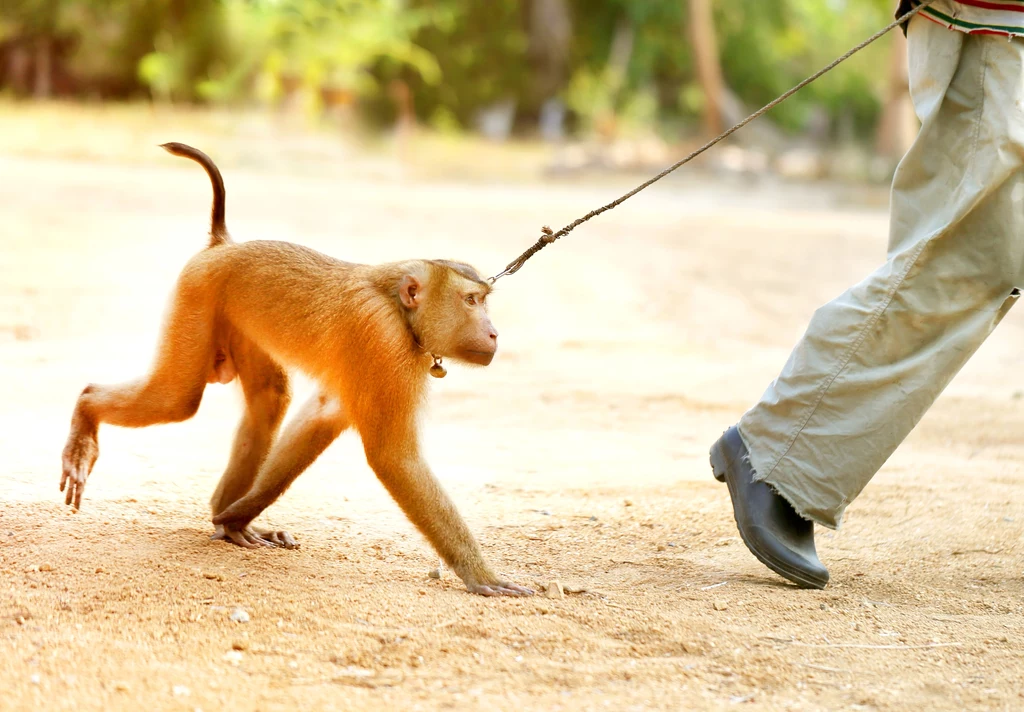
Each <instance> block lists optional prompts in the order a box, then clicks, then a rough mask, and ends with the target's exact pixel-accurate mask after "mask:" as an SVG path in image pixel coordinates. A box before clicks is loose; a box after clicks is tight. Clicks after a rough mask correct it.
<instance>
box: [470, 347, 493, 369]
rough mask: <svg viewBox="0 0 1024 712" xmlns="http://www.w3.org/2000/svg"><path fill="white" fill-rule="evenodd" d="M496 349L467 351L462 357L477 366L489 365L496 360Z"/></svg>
mask: <svg viewBox="0 0 1024 712" xmlns="http://www.w3.org/2000/svg"><path fill="white" fill-rule="evenodd" d="M494 354H495V352H494V351H465V352H463V354H462V359H463V360H464V361H468V362H469V363H472V364H476V365H477V366H487V365H489V364H490V363H491V361H493V360H494Z"/></svg>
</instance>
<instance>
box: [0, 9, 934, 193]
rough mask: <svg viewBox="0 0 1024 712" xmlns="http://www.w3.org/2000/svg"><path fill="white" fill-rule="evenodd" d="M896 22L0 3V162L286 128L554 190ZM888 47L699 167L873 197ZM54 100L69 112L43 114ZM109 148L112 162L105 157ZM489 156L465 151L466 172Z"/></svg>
mask: <svg viewBox="0 0 1024 712" xmlns="http://www.w3.org/2000/svg"><path fill="white" fill-rule="evenodd" d="M894 4H895V3H894V2H892V1H891V0H828V1H826V2H821V1H820V0H771V1H768V0H729V1H728V2H712V1H711V0H488V1H487V2H481V1H479V0H477V1H474V0H3V2H2V3H0V8H2V9H0V102H2V103H0V106H2V108H0V111H2V112H3V115H2V116H0V119H6V121H5V123H4V124H3V125H4V126H5V131H4V132H3V133H4V134H6V136H7V138H6V139H4V138H2V137H0V141H2V142H3V143H2V144H0V148H2V149H5V150H7V151H8V152H10V151H16V152H22V153H25V152H32V151H35V152H40V151H42V152H46V151H55V150H58V149H59V148H60V146H61V144H62V142H61V141H60V139H59V138H57V139H54V137H52V136H51V135H48V134H47V133H46V132H45V131H43V130H42V129H40V126H41V125H42V126H45V125H47V124H48V123H56V124H57V125H59V126H61V127H63V128H64V129H65V130H67V129H69V128H73V127H75V126H81V125H82V124H87V123H89V122H90V121H91V120H95V119H96V116H97V115H101V116H102V117H103V119H102V120H103V121H106V122H108V123H109V121H110V116H111V114H110V112H109V109H110V107H117V115H118V116H119V118H120V119H121V120H122V121H127V122H128V123H129V125H130V124H131V121H132V118H133V117H134V118H136V119H137V120H139V121H143V122H151V121H153V117H152V113H151V112H153V111H160V112H162V114H161V116H162V117H164V118H165V119H166V117H167V116H168V115H169V114H168V112H172V113H171V114H170V115H171V116H174V117H176V118H175V121H177V122H181V121H183V120H184V119H183V118H182V116H184V115H192V116H193V119H192V124H193V125H196V124H203V123H204V122H205V123H206V124H207V125H210V124H212V125H213V126H214V127H216V126H219V127H220V130H221V131H224V132H227V133H232V132H237V131H238V130H239V125H240V122H241V120H242V117H245V120H246V123H245V126H246V127H248V129H249V130H250V132H251V131H252V130H253V129H254V126H260V125H263V124H264V123H265V122H276V123H275V124H274V125H273V127H272V128H267V129H266V130H267V131H269V132H271V134H272V135H281V134H282V132H285V131H288V132H296V131H297V132H301V133H303V134H307V133H309V132H314V133H317V134H326V135H328V136H330V137H331V138H332V140H334V141H337V142H348V143H350V144H354V145H357V146H359V147H361V148H365V149H370V150H375V149H388V150H392V151H395V152H396V157H397V158H398V159H399V160H400V161H402V162H404V163H407V164H409V163H411V164H415V163H416V162H417V159H419V160H420V162H423V163H426V164H429V165H431V166H433V167H435V168H437V167H439V165H440V166H443V165H447V164H449V163H453V164H454V165H453V166H451V167H459V166H458V164H459V163H460V158H459V143H458V139H463V140H464V141H463V143H462V144H461V145H462V147H463V148H465V147H466V146H471V145H473V142H474V141H486V142H487V143H488V144H490V149H491V150H493V147H494V145H505V144H513V145H514V146H515V148H516V149H518V151H519V152H520V154H521V152H523V151H526V152H527V153H529V152H530V151H532V152H533V153H531V154H530V156H531V158H530V160H528V161H526V163H527V165H528V166H529V168H530V170H533V169H540V170H541V171H543V172H545V173H549V174H559V173H574V172H578V171H588V170H602V171H607V170H615V171H624V170H625V171H628V170H644V171H646V170H650V169H652V168H654V167H660V166H661V165H662V164H664V163H666V162H670V161H671V160H672V159H673V158H676V157H678V155H680V154H682V153H684V152H685V151H686V150H687V149H690V148H692V147H693V145H694V144H696V143H697V142H699V141H700V140H701V139H705V138H707V137H708V136H710V135H714V134H717V133H719V132H720V131H721V130H723V129H724V128H726V127H728V126H729V125H731V124H732V123H734V122H736V121H738V120H739V119H741V118H743V117H744V116H746V115H747V114H748V113H750V112H751V111H753V110H754V109H756V108H758V107H760V106H762V105H763V104H765V103H767V102H768V101H770V100H771V99H773V98H774V97H775V96H777V95H778V94H780V93H782V92H783V91H785V90H786V89H788V88H789V87H790V86H792V85H793V84H795V83H796V82H797V81H799V80H800V79H802V78H804V77H805V76H807V75H808V74H810V73H812V72H813V71H814V70H816V69H818V68H819V67H821V66H822V65H824V64H825V63H827V62H828V61H830V60H831V59H833V58H834V56H836V55H838V54H839V53H840V52H841V51H843V50H845V49H847V48H848V47H850V46H852V45H853V44H855V43H856V42H859V41H860V40H861V39H863V38H864V37H866V36H867V35H869V34H870V33H871V32H873V31H874V30H876V29H878V28H879V27H881V26H882V25H884V24H885V23H886V22H888V21H889V20H890V19H891V18H892V13H893V10H894V7H893V6H894ZM898 35H899V33H895V32H894V33H891V35H890V36H889V37H886V38H885V39H884V40H882V41H881V42H878V43H877V44H876V45H874V46H872V47H870V48H868V49H867V50H865V51H864V52H863V53H862V54H861V55H859V56H857V57H855V58H854V59H853V60H851V61H850V62H849V63H847V64H846V65H844V66H843V67H842V68H841V69H840V70H838V71H835V72H833V73H831V74H829V75H828V76H826V77H824V78H823V79H821V80H820V81H819V82H817V83H816V84H814V85H812V86H811V87H809V88H807V89H805V90H804V91H802V92H801V93H800V94H798V95H796V96H794V97H793V98H792V99H790V100H789V101H788V102H787V103H785V104H783V105H782V106H780V107H778V108H777V109H775V110H773V111H772V113H771V114H770V115H769V117H767V118H766V119H763V120H761V121H759V122H757V123H756V124H755V125H752V126H751V127H749V128H748V129H745V131H744V132H741V134H740V136H739V137H738V139H737V141H736V142H734V144H733V145H732V146H730V147H727V148H725V149H724V150H717V151H715V152H714V155H713V156H709V157H708V159H707V161H706V164H707V165H710V166H713V167H715V168H716V169H721V170H724V171H727V172H738V173H744V174H758V173H764V172H775V173H778V174H781V175H783V176H786V177H792V178H799V179H818V178H840V179H844V180H857V181H864V180H869V181H876V182H885V181H886V180H887V179H888V178H889V177H890V175H891V171H892V168H893V166H894V165H895V162H896V160H898V158H899V156H900V155H902V153H903V151H904V150H905V148H906V147H907V145H908V143H909V141H910V140H911V139H912V137H913V133H914V131H915V128H916V126H915V123H914V118H913V114H912V111H911V109H910V107H909V105H908V102H907V87H906V85H907V80H906V67H905V49H904V46H903V45H904V42H903V38H902V37H901V36H898ZM32 101H35V102H39V101H46V102H49V103H48V104H46V110H43V109H40V108H39V107H38V106H36V107H35V109H34V110H33V109H30V108H28V107H27V106H26V104H25V102H32ZM54 101H59V102H60V104H59V105H62V106H65V107H66V106H68V105H70V106H74V107H75V110H74V111H64V112H59V111H58V112H57V113H56V114H54V111H56V109H55V106H57V105H55V104H54V103H53V102H54ZM15 107H17V112H18V116H17V117H14V116H12V115H11V114H12V112H14V111H15V110H16V109H15ZM103 107H106V108H107V109H108V111H107V112H105V113H103V112H101V113H99V114H97V112H100V110H101V109H102V108H103ZM146 111H148V112H150V113H148V114H147V113H146ZM196 112H206V113H205V114H201V116H198V117H197V116H195V113H196ZM218 112H219V113H218ZM225 112H226V113H227V114H229V115H230V116H231V117H232V118H230V119H225V118H224V114H225ZM140 113H141V116H140ZM68 114H71V116H68ZM202 116H205V119H204V118H202ZM216 116H219V117H221V119H220V123H218V121H217V119H216V118H212V117H216ZM19 118H20V119H21V120H22V121H23V122H24V123H25V124H27V126H26V125H23V124H21V123H19V122H18V120H17V119H19ZM69 121H70V122H72V123H71V124H68V123H66V122H69ZM57 133H62V132H61V131H58V132H57ZM121 143H122V145H124V141H123V140H122V142H121ZM125 148H127V150H128V151H129V152H134V151H135V147H134V146H131V145H127V146H125ZM83 150H86V149H83V148H81V147H79V148H78V149H76V151H77V152H79V153H80V152H82V151H83ZM110 150H111V148H110V147H109V146H104V147H103V152H104V154H106V155H107V156H108V157H109V151H110ZM249 150H250V151H252V149H251V148H250V149H249ZM67 151H68V149H67V147H64V149H63V152H64V153H67ZM439 155H440V158H439ZM484 155H490V154H484ZM480 158H481V156H480V155H479V154H476V153H475V152H474V151H470V152H469V155H468V156H464V157H463V161H462V162H463V163H469V164H472V163H475V162H477V161H479V160H480ZM438 161H440V164H439V163H438ZM512 164H513V165H512V166H508V168H509V169H510V170H514V166H515V165H519V164H518V163H516V162H515V161H514V160H513V161H512ZM500 167H501V165H500V161H499V169H500Z"/></svg>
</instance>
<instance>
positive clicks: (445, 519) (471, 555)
mask: <svg viewBox="0 0 1024 712" xmlns="http://www.w3.org/2000/svg"><path fill="white" fill-rule="evenodd" d="M165 147H167V148H168V150H169V151H171V152H172V153H175V154H176V155H181V156H185V157H188V158H192V159H193V160H195V161H197V162H199V163H200V164H201V165H203V167H204V168H205V169H206V171H207V173H208V174H209V175H210V178H211V181H212V183H213V186H214V205H213V209H212V212H211V231H210V233H211V244H210V249H207V250H204V251H202V252H200V253H199V254H197V255H195V256H194V257H193V258H192V259H191V260H189V262H188V263H187V264H186V265H185V267H184V269H183V270H182V272H181V275H180V276H179V278H178V283H177V286H176V288H175V292H174V297H173V300H172V303H171V308H170V313H169V315H168V319H167V324H166V327H165V329H164V332H163V336H162V339H161V343H160V345H159V348H158V351H157V357H156V362H155V364H154V366H153V368H152V371H151V372H150V374H149V375H148V376H146V377H145V378H142V379H140V380H138V381H134V382H131V383H125V384H121V385H116V386H97V385H90V386H88V387H87V388H86V389H85V390H84V391H83V392H82V395H81V396H80V397H79V399H78V403H77V405H76V407H75V412H74V415H73V417H72V426H71V433H70V434H69V436H68V442H67V445H66V446H65V449H64V454H63V474H62V477H61V490H64V489H65V488H66V489H67V496H66V501H67V503H68V504H73V505H74V506H75V507H78V506H80V504H81V497H82V491H83V488H84V486H85V482H86V479H87V477H88V475H89V473H90V472H91V470H92V467H93V465H94V464H95V462H96V458H97V456H98V453H99V448H98V443H97V433H98V428H99V424H100V423H110V424H112V425H120V426H125V427H143V426H147V425H153V424H156V423H168V422H174V421H180V420H185V419H187V418H190V417H191V416H192V415H193V414H194V413H195V412H196V410H197V409H198V407H199V403H200V401H201V399H202V395H203V390H204V389H205V387H206V385H207V384H208V383H216V382H220V383H225V382H228V381H230V380H233V379H234V378H235V377H237V378H238V380H239V381H240V383H241V386H242V390H243V393H244V395H245V404H246V410H245V414H244V415H243V417H242V421H241V423H240V424H239V428H238V433H237V435H236V437H235V442H234V445H233V448H232V453H231V458H230V460H229V463H228V466H227V469H226V470H225V472H224V475H223V476H222V477H221V480H220V482H219V483H218V485H217V488H216V490H215V492H214V494H213V498H212V500H211V508H212V513H213V523H214V525H215V526H216V527H217V533H216V535H215V536H217V537H219V538H224V539H228V540H230V541H233V542H235V543H237V544H239V545H241V546H247V547H254V546H266V545H275V544H276V545H280V546H286V547H289V548H291V547H293V546H295V543H294V540H293V539H292V538H291V536H290V535H289V534H288V533H287V532H280V531H278V532H272V531H265V530H261V529H257V528H255V527H253V526H251V522H252V521H253V519H255V518H256V517H257V516H258V515H259V514H260V513H261V512H262V511H263V510H264V509H265V508H266V507H268V506H269V505H270V504H271V503H272V502H274V500H276V499H277V498H278V497H279V496H280V495H281V494H282V493H283V492H284V491H285V490H286V489H287V488H288V486H289V485H290V484H291V483H292V482H293V481H294V480H295V478H296V477H298V476H299V474H301V473H302V472H303V470H305V469H306V468H307V467H308V466H309V465H310V464H311V463H312V462H313V461H314V460H315V459H316V458H317V457H318V456H319V455H320V453H322V452H323V451H324V449H326V448H327V446H328V445H330V443H331V442H333V441H334V439H335V438H337V437H338V435H339V434H341V433H342V432H343V431H344V430H345V429H347V428H348V427H350V426H351V427H354V428H355V429H356V430H357V431H358V432H359V435H360V436H361V438H362V441H363V446H364V449H365V451H366V458H367V461H368V462H369V464H370V466H371V467H372V468H373V470H374V472H375V473H376V474H377V476H378V478H380V480H381V482H382V483H383V484H384V486H385V487H386V488H387V490H388V491H389V492H390V493H391V495H392V496H393V497H394V499H395V501H396V502H398V504H399V506H400V507H401V508H402V510H403V511H404V512H405V514H406V515H407V516H408V517H409V519H410V520H411V521H412V522H413V523H414V524H415V525H416V526H417V527H418V528H419V529H420V531H422V532H423V534H424V535H425V536H426V537H427V539H429V541H430V542H431V544H433V546H434V547H435V548H436V549H437V551H438V553H439V554H440V555H441V556H442V558H443V559H444V560H445V561H446V562H447V563H448V565H449V566H451V568H452V569H453V570H454V571H455V572H456V573H457V574H459V576H461V577H462V579H463V581H465V582H466V585H467V587H468V588H469V590H470V591H473V592H476V593H482V594H486V595H496V594H506V595H521V594H526V593H532V592H530V591H529V590H528V589H524V588H521V587H519V586H515V585H513V584H510V583H507V582H505V581H502V580H501V579H499V578H498V577H497V576H496V575H495V574H494V572H493V571H492V570H491V569H490V568H489V567H488V566H487V564H486V563H485V562H484V560H483V555H482V553H481V552H480V548H479V546H478V545H477V543H476V540H475V539H474V538H473V535H472V534H471V533H470V531H469V529H468V528H467V527H466V525H465V523H464V522H463V520H462V518H461V517H460V516H459V513H458V511H457V510H456V509H455V506H454V504H453V503H452V502H451V501H450V500H449V499H448V497H447V495H446V494H445V493H444V491H443V490H442V489H441V487H440V485H439V484H438V482H437V481H436V479H435V478H434V476H433V475H432V474H431V472H430V469H429V468H428V466H427V464H426V463H425V462H424V460H423V457H422V454H421V452H420V446H419V441H418V433H417V427H416V413H417V410H418V409H419V407H420V405H421V403H422V401H423V399H424V396H425V394H426V377H427V373H428V369H429V367H430V365H431V363H432V362H433V358H432V357H433V356H437V357H448V358H452V359H456V360H460V361H464V362H467V363H475V364H480V365H486V364H487V363H489V362H490V360H491V358H492V357H493V354H494V351H495V349H496V344H497V332H496V331H495V330H494V328H493V326H492V325H491V322H490V319H489V318H488V316H487V309H486V302H485V300H486V297H487V294H488V293H489V292H490V287H489V285H488V284H487V283H486V282H484V281H483V280H482V279H480V276H479V275H478V274H477V272H476V271H475V270H474V269H473V268H472V267H470V266H469V265H465V264H462V263H458V262H448V261H439V260H410V261H407V262H399V263H394V264H385V265H379V266H370V265H360V264H351V263H348V262H342V261H340V260H336V259H333V258H331V257H328V256H326V255H323V254H321V253H319V252H316V251H315V250H311V249H308V248H305V247H301V246H299V245H294V244H290V243H285V242H269V241H256V242H245V243H241V244H236V243H234V242H232V241H231V240H230V238H229V237H228V233H227V229H226V227H225V226H224V206H223V200H224V189H223V183H222V181H221V180H220V172H219V171H218V170H217V168H216V166H214V165H213V163H212V161H210V159H209V158H208V157H206V156H205V154H202V153H201V152H199V151H197V150H196V149H192V148H190V147H188V146H183V145H182V144H168V145H167V146H165ZM286 368H296V369H299V370H301V371H303V372H304V373H306V374H307V375H309V376H310V377H312V378H313V379H315V380H316V381H317V382H318V384H319V386H320V391H319V392H318V393H317V394H316V395H315V396H314V397H313V398H312V399H310V401H309V402H308V403H306V404H305V405H304V406H303V407H302V408H301V409H300V411H299V413H298V414H297V415H296V417H295V418H294V420H293V421H292V422H291V423H290V424H289V425H288V427H287V428H285V430H284V432H283V433H281V435H280V437H278V431H279V429H280V426H281V421H282V418H283V416H284V413H285V411H286V410H287V408H288V405H289V402H290V388H289V384H288V375H287V372H286V370H285V369H286Z"/></svg>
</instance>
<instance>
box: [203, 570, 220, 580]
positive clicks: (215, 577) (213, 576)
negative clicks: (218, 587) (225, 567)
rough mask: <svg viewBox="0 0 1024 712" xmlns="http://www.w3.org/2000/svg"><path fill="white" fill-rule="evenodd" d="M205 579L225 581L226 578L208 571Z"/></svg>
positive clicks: (204, 576) (204, 575)
mask: <svg viewBox="0 0 1024 712" xmlns="http://www.w3.org/2000/svg"><path fill="white" fill-rule="evenodd" d="M203 578H205V579H210V580H211V581H223V580H224V577H223V576H221V575H220V574H215V573H213V572H212V571H207V572H205V573H204V574H203Z"/></svg>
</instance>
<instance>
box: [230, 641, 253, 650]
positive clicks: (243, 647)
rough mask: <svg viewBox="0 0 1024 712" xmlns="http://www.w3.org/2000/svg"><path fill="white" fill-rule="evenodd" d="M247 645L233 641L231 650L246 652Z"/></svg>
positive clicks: (243, 642)
mask: <svg viewBox="0 0 1024 712" xmlns="http://www.w3.org/2000/svg"><path fill="white" fill-rule="evenodd" d="M248 648H249V644H248V643H247V642H245V641H244V640H234V641H232V642H231V649H232V650H248Z"/></svg>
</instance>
